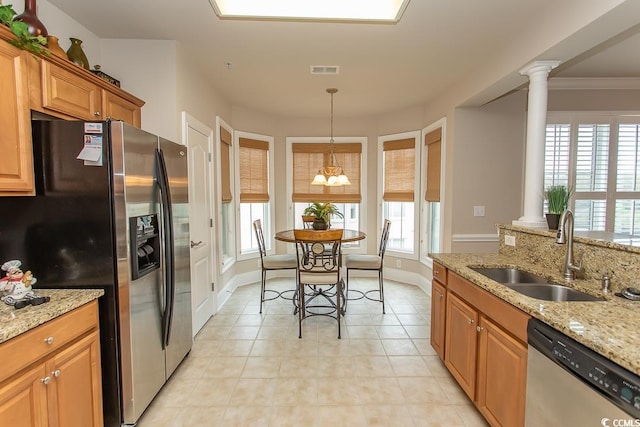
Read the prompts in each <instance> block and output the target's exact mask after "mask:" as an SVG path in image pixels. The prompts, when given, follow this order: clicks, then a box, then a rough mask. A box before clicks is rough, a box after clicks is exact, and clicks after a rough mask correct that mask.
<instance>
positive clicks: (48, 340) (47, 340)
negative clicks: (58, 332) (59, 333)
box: [44, 337, 53, 345]
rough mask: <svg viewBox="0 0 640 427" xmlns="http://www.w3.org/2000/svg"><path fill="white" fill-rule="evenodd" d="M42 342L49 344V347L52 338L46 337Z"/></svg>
mask: <svg viewBox="0 0 640 427" xmlns="http://www.w3.org/2000/svg"><path fill="white" fill-rule="evenodd" d="M44 342H45V343H47V344H49V345H51V344H53V337H46V338H45V339H44Z"/></svg>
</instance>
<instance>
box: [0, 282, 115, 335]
mask: <svg viewBox="0 0 640 427" xmlns="http://www.w3.org/2000/svg"><path fill="white" fill-rule="evenodd" d="M35 292H36V294H37V295H38V296H49V297H51V301H49V302H47V303H44V304H40V305H36V306H31V305H29V306H27V307H25V308H21V309H19V310H16V309H15V308H13V307H12V306H10V305H7V304H5V303H4V302H1V301H0V343H3V342H5V341H7V340H9V339H11V338H14V337H15V336H17V335H20V334H22V333H24V332H27V331H28V330H30V329H33V328H35V327H36V326H39V325H42V324H43V323H45V322H48V321H49V320H52V319H54V318H56V317H58V316H60V315H62V314H65V313H67V312H69V311H71V310H74V309H76V308H78V307H80V306H82V305H84V304H87V303H88V302H91V301H93V300H95V299H97V298H99V297H100V296H102V295H103V294H104V290H102V289H35Z"/></svg>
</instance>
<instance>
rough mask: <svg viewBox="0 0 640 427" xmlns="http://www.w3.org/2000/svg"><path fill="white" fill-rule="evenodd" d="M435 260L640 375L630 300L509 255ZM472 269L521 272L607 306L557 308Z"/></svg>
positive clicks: (638, 313)
mask: <svg viewBox="0 0 640 427" xmlns="http://www.w3.org/2000/svg"><path fill="white" fill-rule="evenodd" d="M431 257H432V258H433V259H434V260H435V261H438V262H439V263H441V264H442V265H444V266H445V267H446V268H447V269H449V270H451V271H453V272H455V273H457V274H459V275H460V276H462V277H464V278H465V279H468V280H469V281H471V282H473V283H475V284H476V285H478V286H479V287H481V288H482V289H485V290H487V291H488V292H490V293H492V294H493V295H495V296H497V297H499V298H501V299H503V300H504V301H506V302H508V303H509V304H511V305H513V306H515V307H517V308H519V309H521V310H522V311H524V312H526V313H528V314H530V315H531V316H532V317H535V318H537V319H539V320H541V321H543V322H544V323H547V324H548V325H550V326H552V327H554V328H555V329H557V330H559V331H561V332H562V333H564V334H565V335H568V336H570V337H571V338H573V339H575V340H576V341H578V342H580V343H582V344H584V345H585V346H586V347H589V348H590V349H592V350H594V351H595V352H597V353H599V354H601V355H602V356H604V357H606V358H608V359H610V360H612V361H614V362H616V363H617V364H619V365H621V366H623V367H624V368H626V369H628V370H630V371H632V372H634V373H635V374H637V375H640V329H639V328H638V326H639V325H640V301H629V300H625V299H623V298H620V297H617V296H615V295H613V294H607V295H605V294H603V293H602V291H601V290H600V283H599V281H594V280H574V281H573V282H566V281H564V279H563V278H562V276H561V274H560V272H555V271H544V270H541V269H540V268H539V267H538V268H536V266H535V265H532V264H527V263H526V262H523V261H522V260H518V259H515V258H513V257H509V256H507V255H501V254H431ZM470 266H474V267H518V268H520V269H522V270H525V271H529V272H531V273H535V274H538V275H541V276H544V277H546V278H547V279H550V280H551V281H553V282H555V283H559V284H563V285H566V286H569V287H573V288H576V289H578V290H581V291H585V292H588V293H590V294H593V295H596V296H600V297H604V298H605V299H606V300H605V301H594V302H579V301H571V302H553V301H543V300H539V299H534V298H530V297H527V296H526V295H522V294H520V293H518V292H516V291H514V290H512V289H509V288H508V287H506V286H505V285H502V284H500V283H498V282H496V281H493V280H491V279H489V278H487V277H486V276H484V275H482V274H480V273H477V272H475V271H473V270H471V269H470V268H468V267H470Z"/></svg>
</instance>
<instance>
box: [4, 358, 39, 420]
mask: <svg viewBox="0 0 640 427" xmlns="http://www.w3.org/2000/svg"><path fill="white" fill-rule="evenodd" d="M16 357H19V355H16ZM45 373H46V371H45V369H44V365H43V364H39V365H36V366H35V367H34V368H32V369H29V370H28V371H26V372H24V373H23V374H22V375H20V376H18V377H14V378H12V379H11V380H9V381H7V382H5V383H4V384H2V385H0V424H1V425H3V426H11V427H44V426H47V425H48V423H47V387H48V385H46V384H45V382H43V380H44V378H45V377H46V375H45ZM47 381H48V380H47Z"/></svg>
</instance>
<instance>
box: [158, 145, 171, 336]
mask: <svg viewBox="0 0 640 427" xmlns="http://www.w3.org/2000/svg"><path fill="white" fill-rule="evenodd" d="M156 176H157V181H158V186H159V187H160V196H161V199H160V200H161V204H162V222H163V226H164V247H165V260H164V266H165V310H164V315H163V316H162V331H163V334H162V335H163V340H162V341H163V342H162V345H163V347H164V348H166V347H167V346H168V345H169V340H170V338H171V323H172V321H173V304H174V299H175V266H174V259H175V247H174V241H173V235H174V233H173V212H172V208H171V193H170V191H169V178H168V176H167V166H166V163H165V160H164V154H163V153H162V150H161V149H159V148H158V149H157V150H156Z"/></svg>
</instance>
